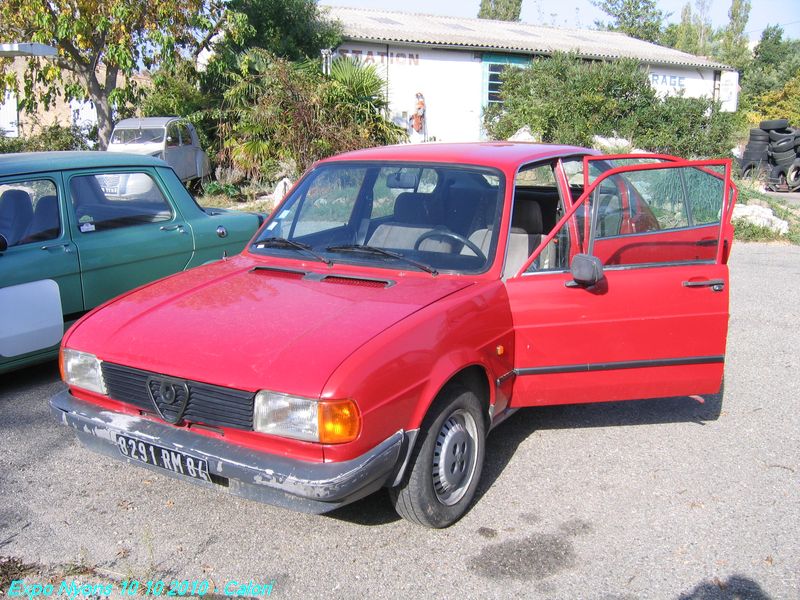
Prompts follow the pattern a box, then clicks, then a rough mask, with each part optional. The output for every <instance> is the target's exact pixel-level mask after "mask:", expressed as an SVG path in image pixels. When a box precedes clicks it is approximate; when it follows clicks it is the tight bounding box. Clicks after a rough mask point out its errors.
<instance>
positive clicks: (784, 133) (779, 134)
mask: <svg viewBox="0 0 800 600" xmlns="http://www.w3.org/2000/svg"><path fill="white" fill-rule="evenodd" d="M794 136H795V133H794V131H791V130H789V129H776V130H773V131H770V132H769V139H770V140H771V141H773V142H780V141H783V140H793V139H794Z"/></svg>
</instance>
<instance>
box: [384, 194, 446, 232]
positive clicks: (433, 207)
mask: <svg viewBox="0 0 800 600" xmlns="http://www.w3.org/2000/svg"><path fill="white" fill-rule="evenodd" d="M441 212H443V209H442V207H441V206H440V205H438V204H437V203H435V202H434V200H433V197H432V196H431V194H419V193H416V192H403V193H401V194H400V195H399V196H397V198H395V201H394V220H395V221H398V222H400V223H406V224H409V225H437V224H439V223H441V221H442V219H441V218H438V216H439V213H441Z"/></svg>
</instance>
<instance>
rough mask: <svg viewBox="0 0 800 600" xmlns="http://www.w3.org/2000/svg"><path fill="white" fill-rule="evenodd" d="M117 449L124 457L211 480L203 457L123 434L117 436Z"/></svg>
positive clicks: (195, 477)
mask: <svg viewBox="0 0 800 600" xmlns="http://www.w3.org/2000/svg"><path fill="white" fill-rule="evenodd" d="M117 449H118V450H119V452H120V454H122V456H124V457H125V458H130V459H132V460H138V461H139V462H143V463H145V464H148V465H153V466H156V467H159V468H161V469H166V470H167V471H172V472H173V473H180V474H181V475H186V476H187V477H193V478H194V479H200V480H202V481H209V482H210V481H211V477H210V476H209V475H208V461H206V460H205V459H202V458H197V457H195V456H191V455H189V454H184V453H183V452H178V451H177V450H169V449H168V448H162V447H161V446H156V445H155V444H149V443H147V442H143V441H141V440H137V439H134V438H130V437H128V436H125V435H118V436H117Z"/></svg>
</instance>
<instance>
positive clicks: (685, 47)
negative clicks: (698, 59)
mask: <svg viewBox="0 0 800 600" xmlns="http://www.w3.org/2000/svg"><path fill="white" fill-rule="evenodd" d="M698 37H699V36H698V34H697V26H696V24H695V21H694V14H693V13H692V5H691V4H689V3H688V2H687V3H686V4H684V5H683V8H682V9H681V20H680V22H679V23H677V24H670V25H668V26H667V29H666V31H665V32H664V36H663V37H662V39H661V41H662V42H663V43H664V44H665V45H667V46H669V47H670V48H676V49H677V50H681V51H682V52H688V53H689V54H697V53H698Z"/></svg>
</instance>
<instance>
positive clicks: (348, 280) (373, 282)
mask: <svg viewBox="0 0 800 600" xmlns="http://www.w3.org/2000/svg"><path fill="white" fill-rule="evenodd" d="M322 282H323V283H336V284H339V285H354V286H358V287H373V288H387V287H391V286H393V285H394V281H388V280H386V279H372V278H371V277H350V276H348V275H326V276H325V277H323V278H322Z"/></svg>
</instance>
